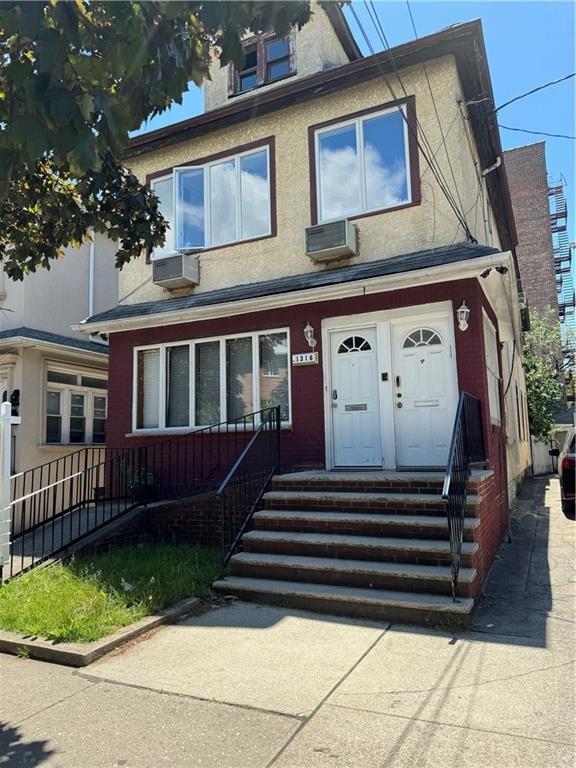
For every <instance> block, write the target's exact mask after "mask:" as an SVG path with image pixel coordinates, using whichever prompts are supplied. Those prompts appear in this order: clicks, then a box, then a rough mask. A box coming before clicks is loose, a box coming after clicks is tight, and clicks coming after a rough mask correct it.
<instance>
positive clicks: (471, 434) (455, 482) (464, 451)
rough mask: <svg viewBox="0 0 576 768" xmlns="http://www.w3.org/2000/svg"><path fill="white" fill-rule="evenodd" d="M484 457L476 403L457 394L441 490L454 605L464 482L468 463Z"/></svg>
mask: <svg viewBox="0 0 576 768" xmlns="http://www.w3.org/2000/svg"><path fill="white" fill-rule="evenodd" d="M485 457H486V453H485V448H484V433H483V429H482V410H481V404H480V400H478V398H476V397H473V396H472V395H469V394H468V393H467V392H461V393H460V397H459V399H458V407H457V409H456V416H455V418H454V428H453V430H452V440H451V442H450V451H449V453H448V463H447V465H446V473H445V475H444V484H443V487H442V499H443V501H444V503H445V505H446V515H447V523H448V535H449V538H450V577H451V582H452V599H453V600H454V602H456V591H457V588H458V575H459V572H460V564H461V559H462V542H463V539H464V520H465V515H466V501H467V497H468V478H469V477H470V473H471V465H472V463H474V462H480V461H484V460H485Z"/></svg>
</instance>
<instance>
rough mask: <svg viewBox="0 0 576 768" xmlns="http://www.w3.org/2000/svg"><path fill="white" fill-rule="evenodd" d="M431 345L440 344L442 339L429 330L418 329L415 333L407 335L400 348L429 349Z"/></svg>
mask: <svg viewBox="0 0 576 768" xmlns="http://www.w3.org/2000/svg"><path fill="white" fill-rule="evenodd" d="M433 344H442V339H441V338H440V336H439V335H438V334H437V333H436V331H431V330H430V329H429V328H418V330H417V331H412V333H409V334H408V336H407V337H406V339H405V340H404V344H403V345H402V346H403V347H404V349H409V348H410V347H429V346H431V345H433Z"/></svg>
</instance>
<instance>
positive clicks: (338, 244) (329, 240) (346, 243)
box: [306, 219, 358, 261]
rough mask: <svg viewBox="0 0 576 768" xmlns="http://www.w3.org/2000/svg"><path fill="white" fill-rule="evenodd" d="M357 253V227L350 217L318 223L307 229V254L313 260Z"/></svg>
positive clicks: (332, 258) (325, 259) (328, 259)
mask: <svg viewBox="0 0 576 768" xmlns="http://www.w3.org/2000/svg"><path fill="white" fill-rule="evenodd" d="M357 253H358V237H357V233H356V227H355V226H354V224H352V223H351V222H350V221H348V219H342V220H341V221H331V222H330V223H329V224H318V225H316V226H314V227H308V229H307V230H306V255H307V256H309V257H310V258H311V259H312V261H333V260H334V259H342V258H344V257H346V256H355V255H356V254H357Z"/></svg>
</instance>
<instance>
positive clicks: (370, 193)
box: [311, 100, 417, 222]
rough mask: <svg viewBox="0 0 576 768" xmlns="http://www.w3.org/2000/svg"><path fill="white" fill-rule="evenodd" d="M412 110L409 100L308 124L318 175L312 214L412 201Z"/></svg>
mask: <svg viewBox="0 0 576 768" xmlns="http://www.w3.org/2000/svg"><path fill="white" fill-rule="evenodd" d="M412 109H413V103H412V101H411V100H409V101H407V102H404V103H402V104H399V105H396V106H393V107H389V108H386V109H381V110H371V111H369V112H368V113H367V114H366V113H365V114H362V115H360V116H358V117H353V116H352V117H350V119H343V120H342V121H338V122H335V121H331V123H330V124H329V125H326V126H315V127H312V129H311V130H312V131H313V134H314V136H313V139H314V171H315V176H316V210H315V211H313V217H314V218H315V219H316V220H317V221H318V222H326V221H331V220H334V219H340V218H345V217H352V216H360V215H363V214H367V213H375V212H377V211H384V210H386V209H389V208H397V207H399V206H403V205H409V204H410V203H412V202H416V199H417V195H416V190H413V189H412V185H411V170H410V169H411V162H413V163H415V162H416V152H414V151H413V150H412V148H411V137H410V135H409V131H408V120H409V119H410V120H411V119H412V118H411V116H410V110H412ZM411 154H413V155H414V157H411ZM314 214H315V216H314Z"/></svg>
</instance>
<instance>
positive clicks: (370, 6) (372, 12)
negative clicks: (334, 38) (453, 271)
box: [356, 0, 475, 240]
mask: <svg viewBox="0 0 576 768" xmlns="http://www.w3.org/2000/svg"><path fill="white" fill-rule="evenodd" d="M364 5H365V7H366V10H367V11H368V15H369V16H370V20H371V21H372V24H373V26H374V28H375V29H376V33H377V34H378V36H379V37H380V41H381V42H382V45H383V46H384V48H385V50H386V51H387V52H388V53H389V55H390V60H391V62H392V65H393V67H394V72H395V74H396V77H397V78H398V82H399V83H400V87H401V88H402V91H403V92H404V96H408V93H407V92H406V88H405V87H404V83H403V82H402V78H401V77H400V72H399V71H398V67H397V65H396V61H395V59H394V57H393V55H392V52H391V49H390V43H389V42H388V38H387V37H386V33H385V32H384V29H383V28H382V24H381V22H380V18H379V15H378V12H377V11H376V7H375V5H374V3H373V2H372V0H364ZM356 18H357V17H356ZM357 23H358V20H357ZM362 32H363V34H364V30H362ZM365 37H366V36H365ZM372 51H373V49H372ZM382 74H383V73H382ZM387 82H388V81H387ZM388 87H389V89H390V91H391V93H392V95H393V98H396V97H395V96H394V92H393V91H392V88H391V86H390V84H388ZM416 125H417V128H418V130H419V132H420V134H421V136H422V141H423V142H424V144H425V146H426V148H427V151H428V152H429V155H430V156H431V158H432V159H431V160H430V157H428V158H427V162H428V164H429V166H430V170H432V172H433V173H434V168H435V169H436V173H434V176H435V178H436V181H437V182H438V184H439V185H440V187H441V188H442V191H443V193H444V196H445V197H446V199H447V200H448V201H449V202H450V205H451V207H452V209H453V210H454V212H455V213H456V209H457V210H458V213H460V214H461V210H460V208H462V207H463V206H462V201H460V208H458V204H457V202H456V198H455V197H454V195H453V194H452V192H451V190H450V187H449V186H448V182H447V181H446V177H445V176H444V172H443V170H442V168H441V166H440V164H439V163H438V160H437V159H436V152H434V150H433V148H432V145H431V143H430V141H429V140H428V137H427V136H426V133H425V131H424V128H423V127H422V125H421V123H420V121H419V120H418V117H416ZM441 146H442V145H440V147H439V149H440V148H441ZM421 151H422V150H421ZM423 154H424V153H423ZM433 164H434V168H433V167H432V165H433ZM458 213H457V216H458ZM459 221H460V222H461V224H462V226H463V228H464V231H465V233H466V235H467V237H468V238H469V239H470V240H474V239H475V238H474V237H473V236H472V234H471V232H470V230H469V228H468V225H467V222H466V219H465V217H459Z"/></svg>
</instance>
